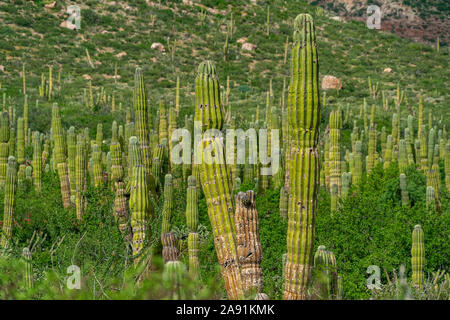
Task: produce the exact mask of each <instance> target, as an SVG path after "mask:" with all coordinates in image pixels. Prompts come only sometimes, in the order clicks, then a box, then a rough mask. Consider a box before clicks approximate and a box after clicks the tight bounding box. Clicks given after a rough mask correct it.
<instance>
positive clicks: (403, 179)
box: [400, 173, 409, 207]
mask: <svg viewBox="0 0 450 320" xmlns="http://www.w3.org/2000/svg"><path fill="white" fill-rule="evenodd" d="M400 190H401V197H402V206H404V207H408V206H409V193H408V190H406V175H405V174H404V173H401V174H400Z"/></svg>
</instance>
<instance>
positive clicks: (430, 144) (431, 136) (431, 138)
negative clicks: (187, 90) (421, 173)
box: [427, 128, 435, 168]
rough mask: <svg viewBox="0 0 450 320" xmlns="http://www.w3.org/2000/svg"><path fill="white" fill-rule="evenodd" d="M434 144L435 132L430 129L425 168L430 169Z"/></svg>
mask: <svg viewBox="0 0 450 320" xmlns="http://www.w3.org/2000/svg"><path fill="white" fill-rule="evenodd" d="M434 144H435V131H434V129H433V128H431V129H430V131H429V133H428V146H427V148H428V155H427V159H428V162H427V168H431V166H432V165H433V152H434Z"/></svg>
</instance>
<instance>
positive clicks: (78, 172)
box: [75, 134, 87, 220]
mask: <svg viewBox="0 0 450 320" xmlns="http://www.w3.org/2000/svg"><path fill="white" fill-rule="evenodd" d="M86 157H87V151H86V143H85V141H84V137H83V136H82V135H81V134H80V135H78V136H77V150H76V159H75V188H76V193H75V206H76V212H77V218H78V220H81V218H82V217H83V215H84V211H85V206H86V198H85V196H84V192H85V188H86V171H87V162H86Z"/></svg>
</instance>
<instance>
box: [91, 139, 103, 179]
mask: <svg viewBox="0 0 450 320" xmlns="http://www.w3.org/2000/svg"><path fill="white" fill-rule="evenodd" d="M92 172H93V174H94V186H95V187H99V186H101V185H102V184H103V168H102V152H101V150H100V149H99V146H98V145H97V144H94V146H93V147H92Z"/></svg>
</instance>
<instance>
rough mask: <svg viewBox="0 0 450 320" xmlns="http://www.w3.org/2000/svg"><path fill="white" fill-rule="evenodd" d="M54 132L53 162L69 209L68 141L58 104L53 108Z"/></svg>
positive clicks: (63, 200)
mask: <svg viewBox="0 0 450 320" xmlns="http://www.w3.org/2000/svg"><path fill="white" fill-rule="evenodd" d="M52 132H53V143H54V145H55V150H54V155H53V161H54V165H55V166H56V167H57V170H58V176H59V180H60V186H61V196H62V202H63V206H64V208H68V207H70V182H69V174H68V166H67V163H66V141H65V137H64V132H63V129H62V126H61V117H60V116H59V108H58V106H57V105H56V104H55V105H53V108H52Z"/></svg>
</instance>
